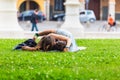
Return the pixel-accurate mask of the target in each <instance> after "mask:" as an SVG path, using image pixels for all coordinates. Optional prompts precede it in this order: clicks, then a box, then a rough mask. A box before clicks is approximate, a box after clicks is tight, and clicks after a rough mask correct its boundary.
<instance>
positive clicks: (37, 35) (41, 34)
mask: <svg viewBox="0 0 120 80" xmlns="http://www.w3.org/2000/svg"><path fill="white" fill-rule="evenodd" d="M55 32H56V30H54V29H49V30H45V31H42V32H39V33H35V35H34V37H33V39H34V40H35V39H36V38H37V37H39V36H44V35H48V34H50V33H55Z"/></svg>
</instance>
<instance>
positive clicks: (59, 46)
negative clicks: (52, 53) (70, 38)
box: [54, 40, 66, 51]
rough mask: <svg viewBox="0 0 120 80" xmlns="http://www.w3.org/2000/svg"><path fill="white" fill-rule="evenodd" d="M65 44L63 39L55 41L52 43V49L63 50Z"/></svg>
mask: <svg viewBox="0 0 120 80" xmlns="http://www.w3.org/2000/svg"><path fill="white" fill-rule="evenodd" d="M65 46H66V42H65V41H60V40H59V41H57V42H56V44H55V45H54V50H58V51H63V50H64V48H65Z"/></svg>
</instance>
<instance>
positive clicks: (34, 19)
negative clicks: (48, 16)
mask: <svg viewBox="0 0 120 80" xmlns="http://www.w3.org/2000/svg"><path fill="white" fill-rule="evenodd" d="M38 11H39V10H38V9H35V10H34V13H33V14H32V16H31V23H32V29H31V31H34V29H36V31H38V28H37V23H38Z"/></svg>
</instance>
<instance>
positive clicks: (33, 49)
mask: <svg viewBox="0 0 120 80" xmlns="http://www.w3.org/2000/svg"><path fill="white" fill-rule="evenodd" d="M22 50H26V51H37V50H39V48H38V47H29V46H22Z"/></svg>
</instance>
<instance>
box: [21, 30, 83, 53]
mask: <svg viewBox="0 0 120 80" xmlns="http://www.w3.org/2000/svg"><path fill="white" fill-rule="evenodd" d="M39 36H43V37H42V38H41V40H40V41H39V42H38V44H37V46H35V47H29V46H22V49H23V50H29V51H35V50H43V51H51V50H58V51H65V52H66V51H69V52H75V51H79V50H80V48H79V47H78V46H77V44H76V42H75V39H74V37H73V35H72V34H71V33H70V32H68V31H66V30H62V29H57V30H55V29H50V30H45V31H42V32H39V33H36V34H35V35H34V37H33V39H34V40H36V38H37V37H39ZM58 48H59V49H58ZM82 49H85V47H82Z"/></svg>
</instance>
